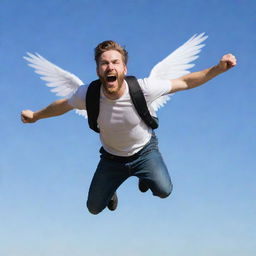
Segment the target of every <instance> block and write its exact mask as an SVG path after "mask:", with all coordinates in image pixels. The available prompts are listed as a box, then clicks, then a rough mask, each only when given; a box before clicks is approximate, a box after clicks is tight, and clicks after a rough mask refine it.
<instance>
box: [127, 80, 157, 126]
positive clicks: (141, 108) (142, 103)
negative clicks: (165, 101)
mask: <svg viewBox="0 0 256 256" xmlns="http://www.w3.org/2000/svg"><path fill="white" fill-rule="evenodd" d="M125 80H126V82H127V83H128V86H129V93H130V97H131V99H132V102H133V105H134V107H135V109H136V111H137V112H138V114H139V116H140V117H141V119H142V120H143V121H144V122H145V124H146V125H147V126H149V127H151V128H152V129H156V128H157V127H158V118H157V117H153V116H151V114H150V112H149V110H148V106H147V103H146V100H145V97H144V94H143V92H142V90H141V87H140V85H139V83H138V81H137V78H136V77H134V76H126V77H125Z"/></svg>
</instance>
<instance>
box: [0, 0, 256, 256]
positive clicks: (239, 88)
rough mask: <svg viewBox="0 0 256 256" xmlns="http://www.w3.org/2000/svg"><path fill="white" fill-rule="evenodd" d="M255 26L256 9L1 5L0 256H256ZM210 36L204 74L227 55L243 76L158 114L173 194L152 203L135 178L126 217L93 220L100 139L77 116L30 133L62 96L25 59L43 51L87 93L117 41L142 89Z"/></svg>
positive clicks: (248, 5)
mask: <svg viewBox="0 0 256 256" xmlns="http://www.w3.org/2000/svg"><path fill="white" fill-rule="evenodd" d="M255 25H256V2H255V1H254V0H251V1H249V0H247V1H246V0H227V1H221V0H215V1H214V0H207V1H203V0H187V1H178V0H173V1H172V0H159V1H155V0H131V1H123V2H122V1H117V0H105V1H100V0H94V1H89V0H83V1H82V0H72V1H71V0H70V1H69V0H66V1H64V0H45V1H36V0H34V1H32V0H26V1H20V0H1V1H0V57H1V67H0V82H1V83H0V92H1V95H2V102H1V103H2V104H1V115H0V123H1V133H0V136H1V144H0V145H1V146H0V149H1V154H0V159H1V161H0V241H1V242H0V255H3V256H35V255H36V256H46V255H47V256H49V255H54V256H71V255H72V256H84V255H90V256H120V255H122V256H131V255H132V256H158V255H166V256H167V255H168V256H169V255H174V256H188V255H190V256H216V255H218V256H241V255H243V256H252V255H256V230H255V227H256V200H255V194H256V186H255V184H256V172H255V169H256V168H255V150H256V145H255V126H256V110H255V109H256V103H255V102H256V101H255V95H256V89H255V67H256V60H255V59H256V54H255V46H256V34H255ZM201 32H206V33H207V35H208V36H209V38H208V39H207V41H206V46H205V47H204V48H203V50H202V52H201V53H200V58H199V59H197V60H196V61H195V63H196V66H195V67H194V68H193V69H192V71H197V70H200V69H204V68H208V67H210V66H212V65H215V64H217V63H218V61H219V59H220V58H221V56H222V55H224V54H225V53H229V52H231V53H233V54H234V55H236V57H237V59H238V65H237V67H235V68H234V69H232V70H230V71H229V72H227V73H225V74H222V75H220V76H219V77H217V78H215V79H214V80H212V81H210V82H208V83H207V84H206V85H204V86H202V87H199V88H196V89H193V90H190V91H185V92H179V93H177V94H175V95H174V97H173V98H172V100H171V101H170V102H169V103H168V105H166V106H165V107H164V108H163V109H161V110H160V111H159V112H158V113H159V118H160V128H159V129H158V130H157V134H158V137H159V141H160V149H161V152H162V154H163V157H164V159H165V161H166V164H167V165H168V167H169V171H170V174H171V177H172V180H173V183H174V191H173V194H172V195H171V196H170V197H169V198H167V199H164V200H163V199H159V198H155V197H153V196H152V195H151V193H150V192H148V193H146V194H142V193H140V192H139V191H138V188H137V179H136V178H130V179H129V180H128V181H126V182H125V183H124V184H123V185H122V186H121V187H120V188H119V190H118V196H119V206H118V209H117V210H116V211H115V212H110V211H108V210H104V211H103V212H102V213H101V214H99V215H97V216H94V215H91V214H89V213H88V211H87V209H86V207H85V202H86V197H87V192H88V188H89V185H90V181H91V178H92V175H93V173H94V171H95V167H96V165H97V162H98V160H99V154H98V149H99V146H100V143H99V139H98V135H97V134H95V133H94V132H92V131H91V130H89V128H88V126H87V121H86V120H84V119H83V118H82V117H80V116H78V115H76V114H75V113H74V112H70V113H67V114H65V115H63V116H62V117H56V118H51V119H45V120H41V121H39V122H38V123H35V124H32V125H30V124H29V125H24V124H22V123H21V122H20V117H19V115H20V112H21V111H22V110H23V109H32V110H38V109H41V108H43V107H44V106H46V105H48V104H49V103H51V102H52V101H54V100H55V99H57V97H56V96H55V95H54V94H52V93H51V92H49V88H47V87H45V86H44V82H43V81H42V80H40V79H39V77H38V75H37V74H35V73H34V72H33V70H32V69H31V68H30V67H28V66H27V65H26V62H25V60H24V59H23V58H22V56H24V55H25V54H26V52H27V51H29V52H38V53H40V54H41V55H43V56H44V57H45V58H47V59H49V60H50V61H52V62H54V63H55V64H57V65H59V66H60V67H62V68H64V69H66V70H69V71H70V72H72V73H74V74H76V75H77V76H79V77H80V78H81V79H82V80H83V81H84V82H85V83H88V82H90V81H91V80H93V79H95V78H96V74H95V64H94V61H93V49H94V47H95V46H96V45H97V44H98V43H99V42H101V41H103V40H108V39H113V40H116V41H118V42H119V43H120V44H121V45H125V46H126V49H127V50H128V51H129V56H130V59H129V65H128V69H129V74H130V75H135V76H137V77H140V78H143V77H147V76H148V74H149V72H150V70H151V68H152V67H153V66H154V65H155V64H156V63H157V62H158V61H160V60H161V59H163V58H164V57H165V56H167V55H168V54H169V53H170V52H172V51H173V50H175V49H176V48H177V47H178V46H180V45H181V44H182V43H184V42H185V41H186V40H187V39H188V38H189V37H191V36H192V35H193V34H195V33H201Z"/></svg>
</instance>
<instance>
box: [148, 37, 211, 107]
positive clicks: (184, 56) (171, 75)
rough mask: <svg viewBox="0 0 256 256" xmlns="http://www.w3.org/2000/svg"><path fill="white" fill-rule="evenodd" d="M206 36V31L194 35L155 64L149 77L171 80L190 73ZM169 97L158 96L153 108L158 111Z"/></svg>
mask: <svg viewBox="0 0 256 256" xmlns="http://www.w3.org/2000/svg"><path fill="white" fill-rule="evenodd" d="M206 38H207V36H206V35H205V34H204V33H201V34H199V35H194V36H192V37H191V38H190V39H189V40H188V41H187V42H185V43H184V44H183V45H181V46H180V47H179V48H177V49H176V50H175V51H174V52H172V53H171V54H170V55H168V56H167V57H166V58H164V59H163V60H162V61H161V62H159V63H158V64H157V65H155V66H154V67H153V69H152V70H151V72H150V75H149V77H155V78H159V79H168V80H171V79H176V78H178V77H181V76H183V75H186V74H188V73H190V71H188V69H190V68H192V67H193V66H194V64H191V62H192V61H194V60H196V59H197V58H198V55H197V54H198V53H199V52H200V51H201V48H202V47H204V44H201V43H202V42H203V41H204V40H205V39H206ZM169 99H170V95H165V96H162V97H160V98H158V99H157V100H155V101H154V102H153V103H152V107H153V109H154V110H155V111H157V110H158V109H159V108H160V107H162V106H163V105H164V104H165V103H166V102H167V101H168V100H169Z"/></svg>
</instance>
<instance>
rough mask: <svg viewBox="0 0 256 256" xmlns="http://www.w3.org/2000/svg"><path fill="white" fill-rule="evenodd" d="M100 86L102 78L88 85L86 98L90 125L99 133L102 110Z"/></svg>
mask: <svg viewBox="0 0 256 256" xmlns="http://www.w3.org/2000/svg"><path fill="white" fill-rule="evenodd" d="M100 87H101V81H100V79H98V80H95V81H93V82H91V83H90V85H89V86H88V89H87V93H86V98H85V105H86V111H87V116H88V124H89V127H90V128H91V129H92V130H94V131H95V132H98V133H99V132H100V130H99V128H98V122H97V119H98V116H99V112H100Z"/></svg>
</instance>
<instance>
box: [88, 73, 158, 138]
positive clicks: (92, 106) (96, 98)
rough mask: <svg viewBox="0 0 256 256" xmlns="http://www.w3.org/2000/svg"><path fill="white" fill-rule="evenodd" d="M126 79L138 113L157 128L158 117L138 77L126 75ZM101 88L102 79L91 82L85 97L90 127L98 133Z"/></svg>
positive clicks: (151, 125) (149, 124)
mask: <svg viewBox="0 0 256 256" xmlns="http://www.w3.org/2000/svg"><path fill="white" fill-rule="evenodd" d="M125 80H126V82H127V84H128V86H129V93H130V97H131V100H132V103H133V105H134V107H135V109H136V111H137V113H138V114H139V116H140V117H141V119H142V120H143V121H144V122H145V124H146V125H147V126H149V127H150V128H152V129H156V128H157V127H158V118H157V117H154V116H151V114H150V112H149V110H148V106H147V103H146V100H145V97H144V94H143V92H142V90H141V87H140V85H139V83H138V81H137V78H136V77H134V76H126V77H125ZM100 88H101V81H100V79H98V80H95V81H93V82H91V83H90V85H89V86H88V89H87V93H86V98H85V104H86V110H87V115H88V123H89V127H90V128H91V129H92V130H94V131H95V132H98V133H99V132H100V130H99V128H98V122H97V120H98V116H99V112H100Z"/></svg>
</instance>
